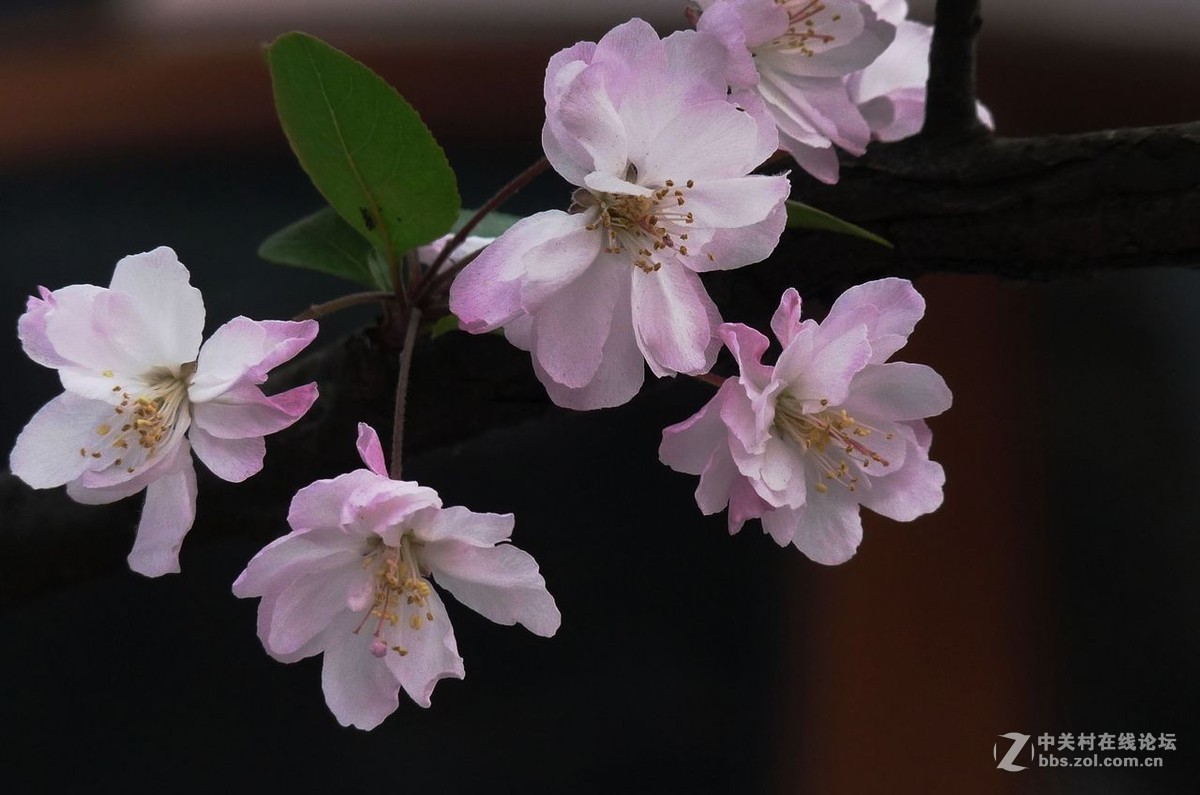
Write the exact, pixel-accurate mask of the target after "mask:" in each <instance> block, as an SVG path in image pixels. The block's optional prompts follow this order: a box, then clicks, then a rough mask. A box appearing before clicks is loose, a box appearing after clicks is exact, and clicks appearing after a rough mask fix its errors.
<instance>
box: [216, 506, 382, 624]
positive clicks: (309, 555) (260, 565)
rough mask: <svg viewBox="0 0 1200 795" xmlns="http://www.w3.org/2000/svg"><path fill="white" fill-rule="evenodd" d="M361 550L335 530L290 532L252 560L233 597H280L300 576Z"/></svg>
mask: <svg viewBox="0 0 1200 795" xmlns="http://www.w3.org/2000/svg"><path fill="white" fill-rule="evenodd" d="M361 548H362V543H361V542H360V541H359V540H358V539H355V538H351V537H350V536H347V535H346V534H345V533H343V532H342V531H341V530H338V529H335V528H328V527H326V528H321V529H318V530H314V531H306V532H295V531H294V532H291V533H288V534H287V535H285V536H283V537H282V538H277V539H275V540H274V541H272V542H271V543H270V544H267V545H266V546H265V547H263V548H262V549H260V550H259V551H258V553H257V554H255V556H254V557H253V558H251V559H250V562H249V563H247V564H246V568H245V569H244V570H243V571H242V573H241V574H239V575H238V577H237V579H236V580H234V583H233V594H234V596H237V597H238V598H241V599H246V598H249V597H255V596H264V595H266V594H268V593H272V592H274V593H275V594H278V593H279V592H280V591H282V590H283V589H284V587H286V586H287V585H288V584H289V583H290V582H292V581H293V580H295V579H296V577H297V576H299V575H301V574H304V573H306V572H311V571H319V570H324V569H326V568H328V566H327V565H325V563H324V562H325V561H327V560H329V559H331V558H337V557H341V558H345V559H347V560H348V559H350V558H351V557H359V556H360V555H361ZM271 601H272V602H273V601H274V596H272V598H271ZM264 637H265V636H264Z"/></svg>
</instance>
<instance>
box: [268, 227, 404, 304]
mask: <svg viewBox="0 0 1200 795" xmlns="http://www.w3.org/2000/svg"><path fill="white" fill-rule="evenodd" d="M373 253H374V250H373V249H372V248H371V243H370V241H368V240H367V239H366V238H365V237H363V236H362V235H360V234H359V233H358V231H357V230H355V229H354V228H353V227H351V226H350V225H349V224H348V223H346V222H345V221H343V220H342V218H341V216H339V215H338V214H337V213H335V212H334V211H333V210H332V209H330V208H329V207H326V208H324V209H322V210H318V211H317V212H315V213H313V214H312V215H310V216H307V217H305V218H301V219H300V220H299V221H297V222H296V223H294V224H291V225H290V226H286V227H284V228H283V229H280V230H279V231H278V232H276V233H275V234H273V235H271V236H270V237H268V238H267V239H266V240H264V241H263V243H262V245H261V246H259V247H258V255H259V256H260V257H262V258H263V259H265V260H267V261H269V262H277V263H279V264H281V265H294V266H296V267H298V268H309V269H310V270H314V271H322V272H323V273H331V274H333V275H334V276H341V277H342V278H345V279H350V280H351V281H355V282H358V283H360V284H365V285H366V286H368V287H371V288H373V289H376V290H387V289H390V288H389V286H388V285H387V284H386V283H380V282H379V280H378V278H377V277H376V275H375V274H373V273H372V270H371V268H370V267H369V265H368V258H369V257H370V256H371V255H372V254H373Z"/></svg>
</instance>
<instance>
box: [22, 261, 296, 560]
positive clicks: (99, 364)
mask: <svg viewBox="0 0 1200 795" xmlns="http://www.w3.org/2000/svg"><path fill="white" fill-rule="evenodd" d="M189 279H190V274H189V273H188V270H187V268H185V267H184V266H183V265H182V264H181V263H180V262H179V260H178V258H177V257H176V256H175V252H174V251H172V250H171V249H169V248H166V247H161V248H157V249H155V250H153V251H149V252H146V253H144V254H134V255H132V256H128V257H125V258H123V259H122V260H121V261H120V262H118V263H117V267H116V270H115V271H114V273H113V278H112V282H111V283H110V285H109V286H108V287H95V286H93V285H90V284H76V285H71V286H69V287H64V288H62V289H61V290H54V291H53V292H52V291H50V290H47V289H46V288H44V287H43V288H39V291H40V297H32V298H30V299H29V301H28V304H27V306H26V311H25V314H24V315H22V316H21V319H20V321H19V322H18V326H17V327H18V333H19V336H20V338H21V344H22V346H23V347H24V349H25V352H26V353H27V354H28V355H29V357H30V358H31V359H33V360H34V361H35V362H37V363H38V364H41V365H44V366H46V367H52V368H54V369H56V370H58V374H59V378H60V380H61V381H62V385H63V388H64V390H65V391H64V392H63V393H62V394H61V395H59V396H58V397H56V398H54V399H53V400H51V401H50V402H49V403H47V404H46V405H45V406H43V407H42V409H41V410H40V411H38V413H37V414H35V415H34V417H33V419H32V420H30V421H29V424H28V425H26V426H25V429H24V430H23V431H21V434H20V436H19V437H18V438H17V443H16V445H15V446H14V447H13V451H12V454H11V456H10V461H9V463H10V466H11V468H12V471H13V474H14V475H16V476H17V477H19V478H20V479H21V480H23V481H25V482H26V483H27V484H29V485H30V486H32V487H34V488H38V489H44V488H51V487H54V486H61V485H63V484H66V486H67V494H69V495H70V496H71V497H72V498H73V499H75V500H77V501H79V502H82V503H88V504H100V503H108V502H114V501H116V500H119V499H121V498H123V497H128V496H130V495H133V494H136V493H137V492H139V491H141V490H142V489H145V490H146V504H145V507H144V508H143V510H142V518H141V521H140V523H139V525H138V532H137V540H136V541H135V542H134V545H133V551H132V552H130V554H129V565H130V568H132V569H133V570H134V571H137V572H140V573H141V574H145V575H147V576H150V577H155V576H158V575H160V574H166V573H169V572H177V571H179V547H180V545H181V544H182V543H183V537H184V535H185V534H186V533H187V531H188V530H189V529H191V526H192V521H193V520H194V518H195V511H196V473H195V470H194V468H193V465H192V455H191V453H192V451H193V450H194V451H195V453H196V455H197V456H199V458H200V460H201V461H203V462H204V464H205V466H207V467H208V468H209V469H210V470H212V472H213V474H215V475H217V477H220V478H222V479H224V480H228V481H231V482H235V483H237V482H240V481H242V480H245V479H246V478H248V477H250V476H251V475H253V474H254V473H256V472H258V471H259V470H260V469H261V468H262V463H263V455H264V452H265V450H266V446H265V443H264V440H263V437H264V436H265V435H267V434H271V433H275V432H276V431H280V430H283V429H284V428H286V427H288V426H289V425H291V424H292V423H294V422H295V421H296V420H297V419H299V418H300V417H301V416H303V415H304V413H305V412H306V411H308V408H309V407H310V406H311V405H312V403H313V401H314V400H316V397H317V387H316V384H307V385H305V386H300V387H296V388H295V389H291V390H288V391H286V392H282V393H280V394H278V395H274V396H273V397H267V396H266V395H264V394H263V392H262V390H261V389H260V388H259V385H260V384H262V383H263V382H264V381H265V380H266V378H267V373H268V371H270V370H271V368H273V367H275V366H277V365H279V364H281V363H283V362H286V361H287V360H289V359H291V358H292V357H293V356H295V355H296V354H297V353H299V352H300V351H301V350H303V349H304V347H305V346H306V345H308V343H309V342H311V341H312V339H313V337H314V336H316V333H317V324H316V322H315V321H312V320H308V321H304V322H300V323H294V322H290V321H261V322H260V321H255V320H250V319H248V318H245V317H238V318H234V319H233V320H231V321H229V322H228V323H226V324H225V325H223V326H221V327H220V328H219V329H217V330H216V332H214V333H213V335H212V336H211V337H210V338H209V339H208V341H207V342H205V343H204V344H203V345H201V333H202V331H203V327H204V301H203V298H202V297H201V295H200V291H199V290H197V289H196V288H194V287H192V286H191V284H190V282H189Z"/></svg>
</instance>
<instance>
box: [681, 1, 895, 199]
mask: <svg viewBox="0 0 1200 795" xmlns="http://www.w3.org/2000/svg"><path fill="white" fill-rule="evenodd" d="M699 2H700V6H701V7H702V8H703V9H704V12H703V14H701V16H700V18H699V21H698V22H697V24H696V27H697V30H700V31H702V32H706V33H710V34H712V35H713V36H715V37H717V38H718V39H719V40H720V41H721V42H722V44H723V45H724V46H725V48H726V50H727V52H728V54H729V61H728V64H729V67H728V73H727V79H728V82H729V85H730V87H731V88H733V89H734V90H735V91H738V90H748V91H751V92H754V93H755V94H757V95H758V96H759V97H760V98H761V99H762V101H763V102H764V103H765V107H766V112H767V114H768V116H769V118H770V119H771V120H772V121H773V122H774V124H775V125H777V126H778V128H779V145H780V147H781V148H783V149H784V150H786V151H787V152H788V153H789V154H791V155H792V157H794V158H795V159H796V162H797V163H799V164H800V166H801V167H802V168H803V169H804V170H805V171H808V172H809V173H810V174H812V175H813V176H814V177H816V178H817V179H819V180H821V181H823V182H829V183H833V182H837V178H838V160H837V153H836V152H835V151H834V149H833V146H834V144H836V145H837V146H839V147H841V148H842V149H845V150H846V151H848V152H850V153H851V154H854V155H861V154H863V152H865V151H866V146H867V143H868V142H869V141H870V139H871V130H870V127H869V126H868V125H867V121H866V120H865V119H864V118H863V116H862V114H861V113H860V112H859V109H858V107H857V106H856V104H855V102H854V101H853V100H852V99H851V97H850V94H849V92H848V90H847V87H846V84H845V77H846V76H847V75H849V74H851V73H853V72H856V71H858V70H860V69H863V68H864V67H866V66H867V65H868V64H870V63H871V62H872V61H874V60H875V59H876V58H877V57H879V55H880V53H882V52H883V51H884V50H885V49H886V48H887V47H888V45H889V44H890V43H891V41H892V37H893V36H894V35H895V26H894V25H892V24H891V23H889V22H886V21H883V20H881V19H880V18H879V16H877V15H876V13H875V11H874V9H872V7H871V6H872V4H871V3H868V2H865V1H864V0H699Z"/></svg>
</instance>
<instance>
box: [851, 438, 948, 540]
mask: <svg viewBox="0 0 1200 795" xmlns="http://www.w3.org/2000/svg"><path fill="white" fill-rule="evenodd" d="M945 484H946V473H945V471H944V470H943V469H942V465H941V464H938V463H937V462H935V461H930V460H929V455H928V453H926V452H924V451H922V450H921V449H920V448H918V447H917V446H916V445H915V444H913V445H909V449H908V455H907V458H906V460H905V462H904V466H902V467H901V468H900V469H899V470H897V471H896V472H893V473H891V474H889V475H888V476H887V477H886V478H876V479H874V480H872V481H871V488H870V489H868V490H867V491H865V492H864V493H863V494H862V496H861V497H860V498H859V499H860V500H861V501H862V504H863V506H865V507H867V508H870V509H871V510H872V511H875V513H878V514H882V515H883V516H886V517H888V518H889V519H894V520H896V521H897V522H911V521H912V520H913V519H916V518H917V517H918V516H921V515H923V514H927V513H932V512H934V511H936V510H937V509H938V508H940V507H941V505H942V487H943V486H945Z"/></svg>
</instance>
